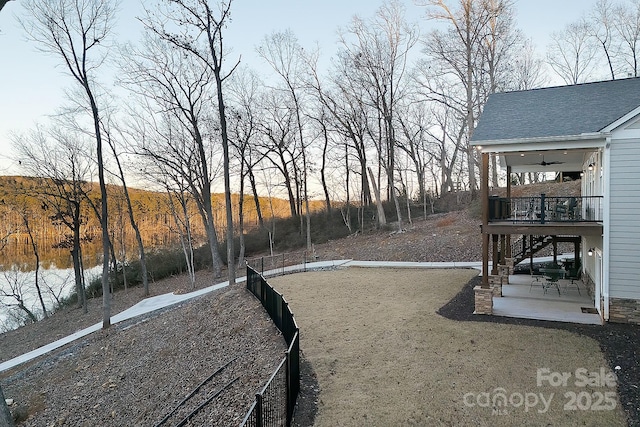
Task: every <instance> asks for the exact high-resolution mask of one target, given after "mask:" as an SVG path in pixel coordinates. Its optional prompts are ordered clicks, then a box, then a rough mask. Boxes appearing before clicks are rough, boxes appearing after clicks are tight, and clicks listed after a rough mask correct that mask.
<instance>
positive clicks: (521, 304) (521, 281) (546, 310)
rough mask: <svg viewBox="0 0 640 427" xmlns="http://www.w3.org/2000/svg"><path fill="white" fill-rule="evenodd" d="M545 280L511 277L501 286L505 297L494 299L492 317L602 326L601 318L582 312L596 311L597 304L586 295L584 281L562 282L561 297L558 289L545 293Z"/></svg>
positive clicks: (524, 275) (551, 288)
mask: <svg viewBox="0 0 640 427" xmlns="http://www.w3.org/2000/svg"><path fill="white" fill-rule="evenodd" d="M543 280H544V279H542V278H540V279H539V280H538V281H536V279H534V278H532V277H531V276H529V275H526V274H516V275H511V276H509V284H508V285H503V286H502V297H494V298H493V314H494V315H495V316H504V317H518V318H526V319H537V320H550V321H556V322H570V323H583V324H591V325H600V324H602V320H601V318H600V315H599V314H592V313H588V312H587V313H585V312H583V308H585V309H590V308H593V307H594V301H593V298H592V297H590V296H589V295H588V294H587V288H586V287H585V285H584V283H582V281H576V282H575V283H574V284H572V283H571V281H570V280H560V282H559V285H558V287H559V289H560V294H558V289H557V288H556V287H555V286H550V287H548V288H547V289H546V292H545V289H544V287H543ZM532 282H533V286H532ZM576 285H577V286H576ZM578 289H579V292H578Z"/></svg>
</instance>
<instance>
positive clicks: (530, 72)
mask: <svg viewBox="0 0 640 427" xmlns="http://www.w3.org/2000/svg"><path fill="white" fill-rule="evenodd" d="M543 67H544V61H543V60H542V59H541V58H539V57H538V56H537V55H536V52H535V49H534V47H533V44H532V42H531V40H525V41H524V44H523V46H522V49H521V50H520V52H519V53H518V55H517V56H516V57H515V60H514V64H513V67H512V74H511V80H510V83H509V86H508V88H509V89H511V90H529V89H536V88H539V87H543V86H545V84H546V83H547V75H546V74H545V73H544V68H543Z"/></svg>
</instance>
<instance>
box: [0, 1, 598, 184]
mask: <svg viewBox="0 0 640 427" xmlns="http://www.w3.org/2000/svg"><path fill="white" fill-rule="evenodd" d="M142 2H144V0H122V2H121V7H120V13H119V18H118V19H119V22H118V26H117V28H116V31H117V33H118V40H121V41H131V42H135V41H136V40H138V39H139V38H140V34H141V33H142V24H141V23H140V22H139V21H138V20H137V19H136V17H139V16H143V10H142V6H141V3H142ZM595 2H596V0H515V5H516V20H517V26H518V27H519V28H520V29H521V30H522V31H523V33H524V34H525V36H526V37H529V38H531V39H532V40H533V42H534V44H535V46H536V47H537V50H538V52H539V53H540V54H542V53H543V52H544V50H545V47H546V45H547V44H548V43H549V35H550V34H551V33H552V32H554V31H559V30H561V29H562V28H563V27H564V26H565V25H566V24H568V23H570V22H573V21H575V20H577V19H578V18H580V17H581V16H582V15H583V14H585V13H586V12H587V11H588V10H590V9H591V8H592V6H593V4H594V3H595ZM20 3H21V0H16V1H9V2H8V3H7V5H6V6H5V7H4V9H2V12H0V175H10V174H20V171H19V169H18V168H17V165H16V164H15V163H14V162H13V161H11V160H10V157H11V137H10V136H11V134H12V133H18V134H20V133H25V132H28V131H29V130H30V129H33V128H34V126H35V124H36V123H46V121H47V117H48V116H49V115H51V114H54V113H55V112H56V110H57V109H59V108H60V107H61V106H62V105H64V103H65V102H67V101H66V99H65V88H69V87H70V86H71V80H70V77H69V76H68V75H66V74H64V68H63V67H62V66H61V65H60V62H59V60H58V59H57V58H56V57H52V56H48V55H46V54H44V53H42V52H40V51H38V50H37V49H36V45H35V43H34V42H30V41H27V40H26V37H25V35H24V31H23V30H22V28H21V26H20V25H19V23H18V21H17V18H19V17H21V16H22V15H23V13H24V11H23V8H22V6H21V4H20ZM381 3H382V0H380V1H378V0H268V1H265V0H235V1H234V3H233V5H232V21H231V23H230V24H229V27H228V29H227V32H226V35H225V41H226V43H227V44H228V45H230V46H232V48H233V52H232V55H231V57H230V59H231V58H241V60H242V62H243V63H247V64H249V65H251V66H252V67H254V68H257V69H258V71H260V67H264V66H263V65H261V63H260V62H259V61H258V60H257V59H256V54H255V47H256V46H257V45H259V44H260V42H261V41H262V39H263V38H264V36H265V35H268V34H271V33H272V32H274V31H284V30H287V29H290V30H291V31H293V33H294V34H295V35H296V37H297V38H298V40H299V42H300V44H301V45H302V46H303V47H313V46H314V45H315V44H316V43H317V44H318V45H319V46H320V49H321V52H322V54H323V55H324V56H325V57H326V58H328V57H330V56H331V55H332V54H333V53H334V52H335V50H336V39H337V30H338V28H339V27H345V26H347V25H348V24H349V22H350V20H351V18H352V17H353V16H354V15H358V16H360V17H363V18H365V19H366V18H369V17H372V16H373V15H374V14H375V11H376V10H377V9H378V7H379V6H380V5H381ZM402 3H403V4H404V5H405V7H406V11H407V14H406V16H407V20H409V21H414V22H417V23H418V25H419V28H420V31H421V32H422V33H423V34H424V33H426V32H428V30H429V28H431V27H432V25H433V24H432V23H431V22H430V21H428V20H427V19H426V18H425V8H423V7H418V6H416V5H415V4H414V1H413V0H402Z"/></svg>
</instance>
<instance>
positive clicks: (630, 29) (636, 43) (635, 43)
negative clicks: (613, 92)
mask: <svg viewBox="0 0 640 427" xmlns="http://www.w3.org/2000/svg"><path fill="white" fill-rule="evenodd" d="M613 14H614V18H613V25H614V27H615V29H616V33H617V34H618V37H619V38H620V41H621V47H620V51H619V54H620V55H621V57H622V62H623V63H624V64H625V65H626V66H625V67H624V68H623V69H624V70H625V71H626V72H627V74H628V75H630V76H633V77H638V75H639V74H638V73H639V72H640V70H639V69H638V67H639V65H638V56H639V55H640V52H639V51H640V0H632V1H631V2H630V3H622V4H618V5H616V6H614V8H613Z"/></svg>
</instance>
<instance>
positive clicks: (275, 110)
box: [258, 89, 301, 217]
mask: <svg viewBox="0 0 640 427" xmlns="http://www.w3.org/2000/svg"><path fill="white" fill-rule="evenodd" d="M261 104H262V109H263V112H264V114H262V120H261V121H260V123H259V132H260V133H261V135H262V136H263V138H261V140H260V141H259V142H258V144H259V146H260V148H261V149H262V150H263V153H264V154H265V160H266V161H268V162H269V163H271V165H272V166H273V167H275V168H276V169H277V170H278V171H279V172H280V174H281V175H282V185H283V186H284V188H285V190H286V192H287V197H288V200H289V211H290V213H291V216H292V217H298V216H299V215H301V212H300V209H299V205H300V204H299V201H300V199H299V197H297V195H298V194H299V192H300V191H299V189H300V180H299V179H298V168H297V166H296V162H297V160H298V158H299V157H300V155H301V154H300V147H299V145H298V142H299V141H298V139H297V138H296V136H295V117H294V113H293V110H292V109H290V108H288V107H287V105H286V97H285V96H284V95H283V93H282V92H281V91H279V90H276V89H268V90H267V91H266V93H264V95H263V96H262V99H261ZM294 192H295V194H294Z"/></svg>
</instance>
